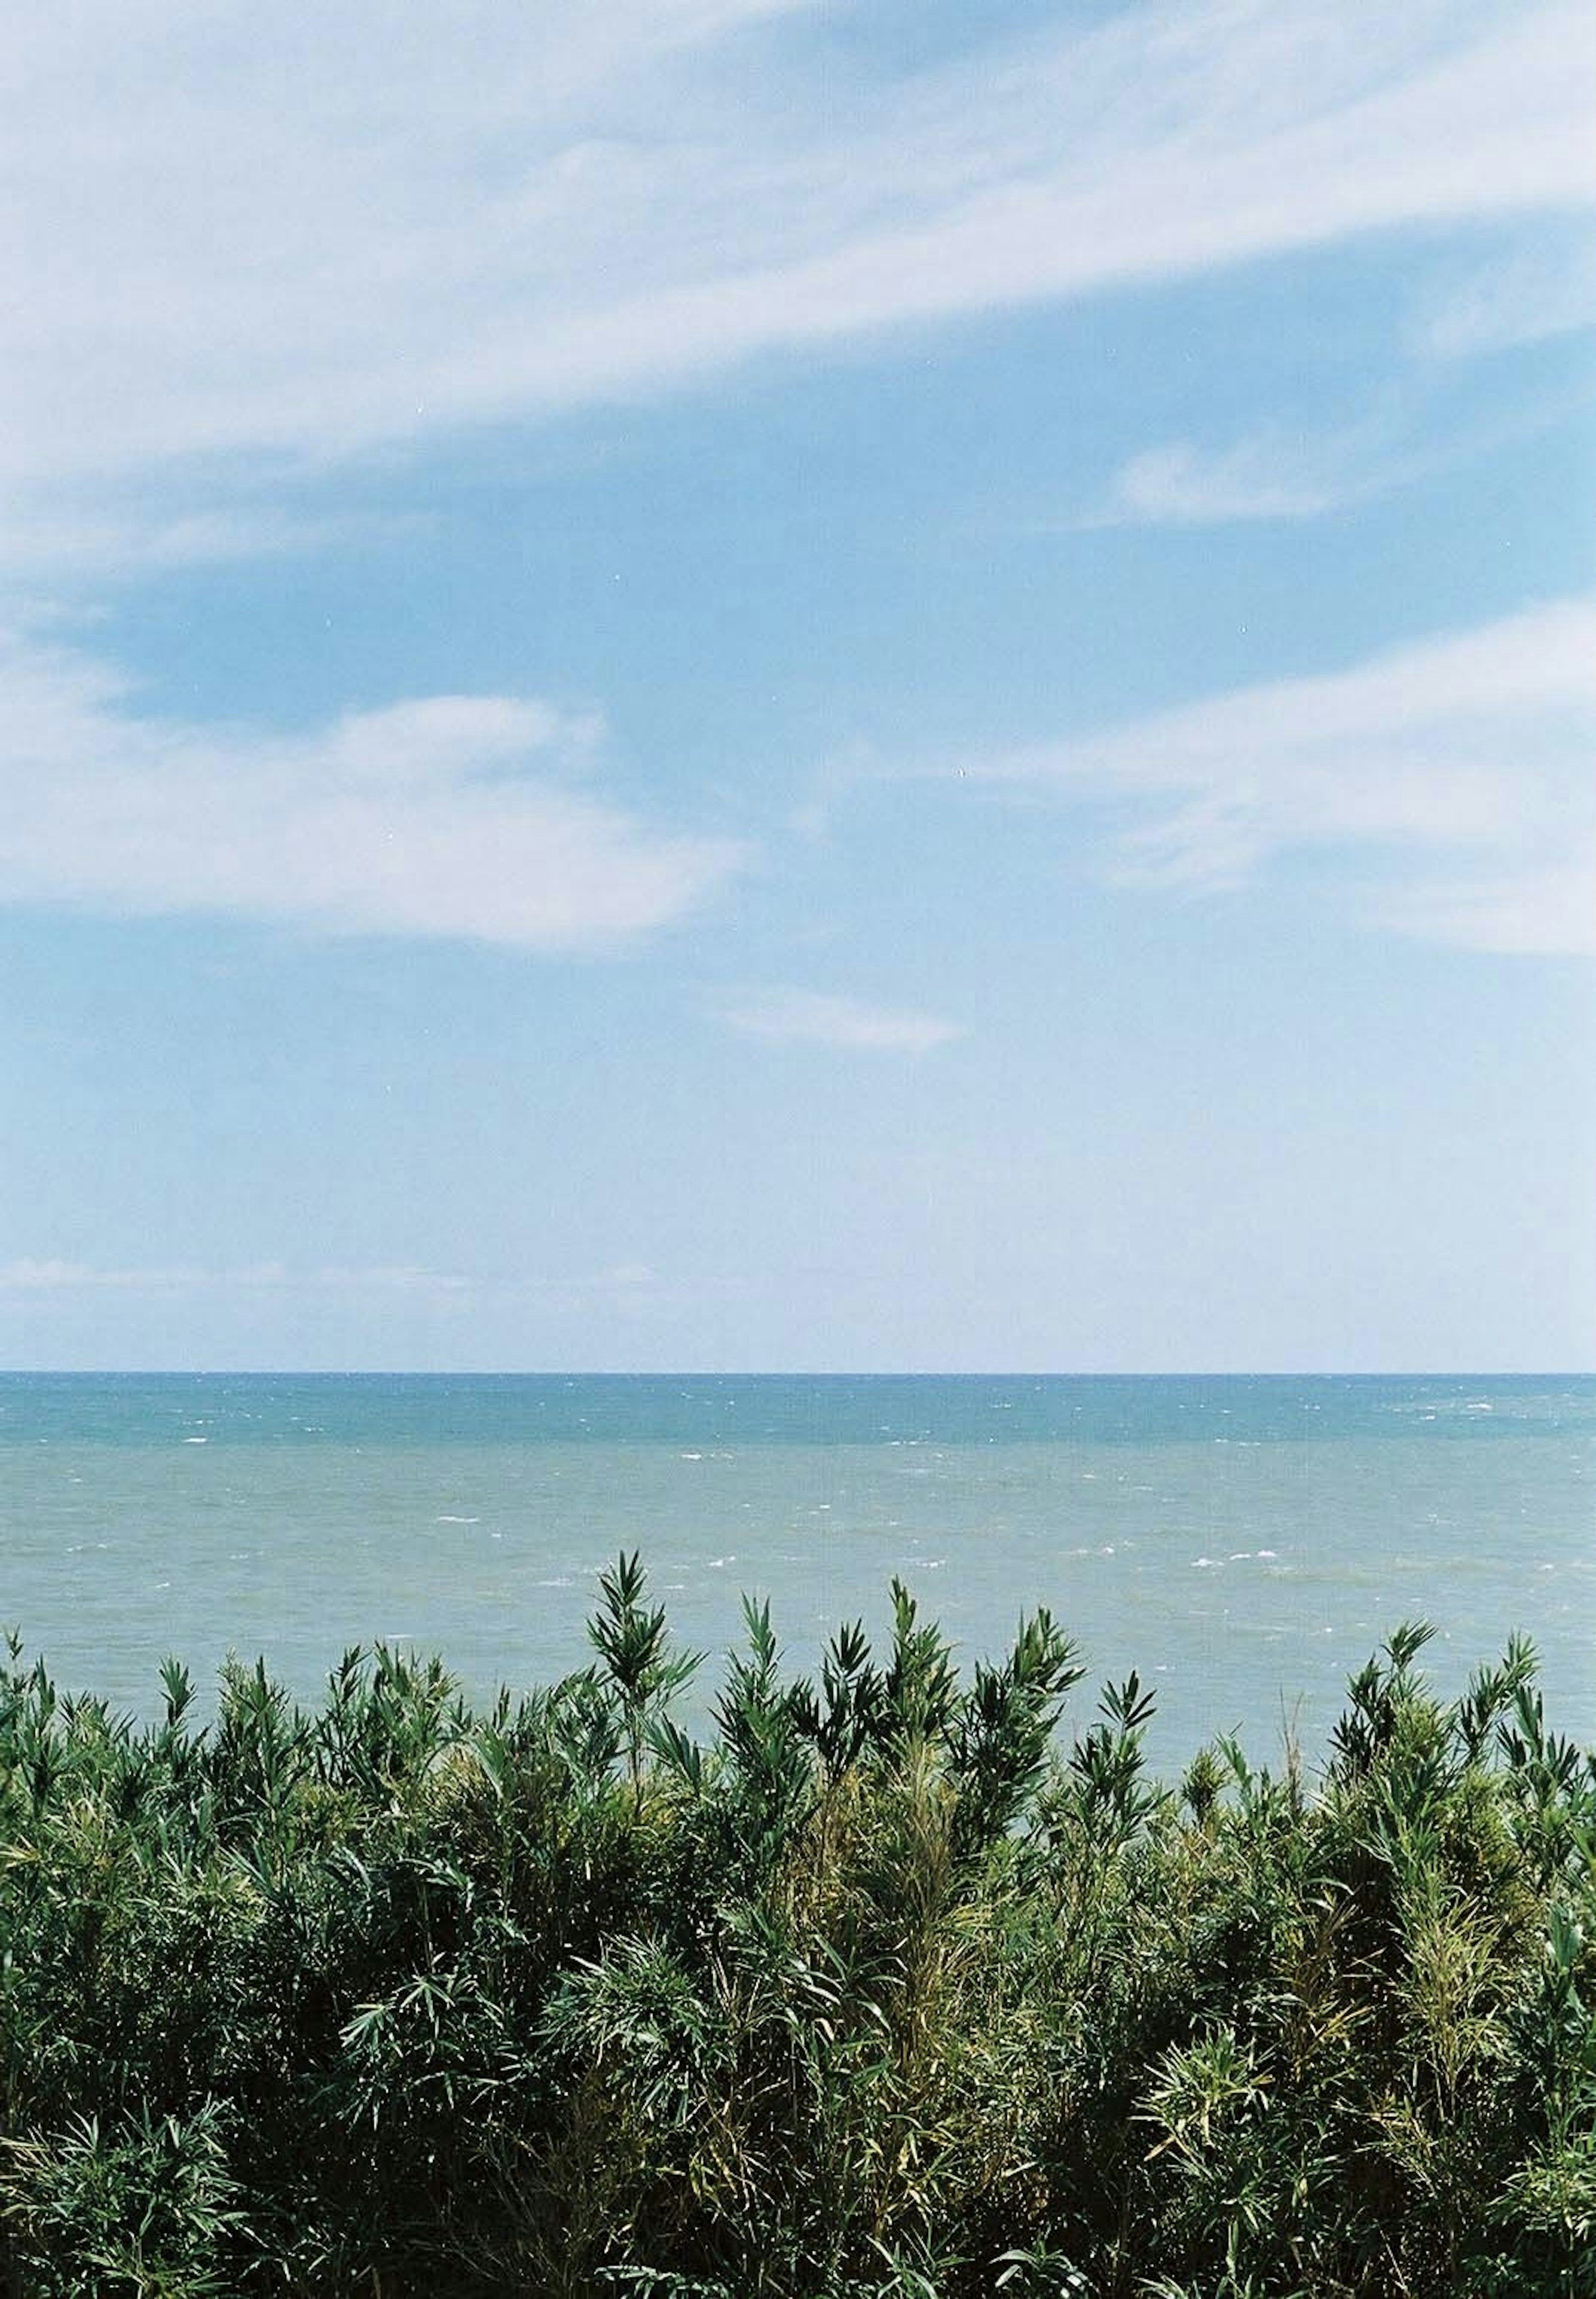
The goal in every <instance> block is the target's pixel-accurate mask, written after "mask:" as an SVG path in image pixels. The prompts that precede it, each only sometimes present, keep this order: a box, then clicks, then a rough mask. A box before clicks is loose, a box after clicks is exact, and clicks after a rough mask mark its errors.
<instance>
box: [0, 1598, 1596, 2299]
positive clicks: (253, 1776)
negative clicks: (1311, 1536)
mask: <svg viewBox="0 0 1596 2299" xmlns="http://www.w3.org/2000/svg"><path fill="white" fill-rule="evenodd" d="M1427 1633H1428V1631H1426V1630H1425V1629H1424V1628H1422V1627H1411V1628H1403V1629H1401V1630H1400V1631H1398V1632H1397V1633H1396V1635H1394V1636H1393V1637H1392V1639H1391V1641H1390V1643H1389V1645H1388V1646H1387V1647H1385V1649H1384V1653H1383V1654H1382V1655H1381V1656H1379V1657H1377V1658H1376V1659H1375V1660H1372V1661H1371V1662H1370V1663H1369V1664H1368V1665H1367V1668H1366V1669H1364V1670H1363V1671H1362V1672H1361V1673H1360V1674H1359V1676H1358V1677H1356V1678H1355V1679H1354V1680H1353V1681H1352V1684H1351V1688H1350V1692H1349V1699H1348V1706H1347V1708H1346V1712H1345V1714H1344V1715H1343V1717H1342V1721H1341V1722H1340V1724H1339V1725H1338V1726H1337V1727H1336V1729H1335V1730H1334V1734H1333V1736H1332V1739H1331V1742H1330V1745H1329V1747H1328V1749H1327V1751H1326V1755H1325V1759H1324V1763H1323V1765H1322V1769H1321V1770H1320V1771H1319V1772H1318V1774H1317V1776H1316V1777H1315V1778H1314V1779H1313V1780H1309V1777H1308V1776H1307V1774H1306V1773H1305V1771H1304V1768H1303V1766H1302V1764H1301V1761H1300V1760H1299V1759H1298V1758H1297V1757H1296V1755H1294V1753H1293V1752H1291V1751H1288V1752H1287V1755H1286V1758H1285V1761H1284V1763H1283V1764H1280V1765H1279V1766H1278V1767H1277V1768H1276V1770H1275V1771H1269V1770H1260V1769H1255V1768H1254V1766H1253V1765H1252V1764H1251V1763H1250V1762H1249V1761H1248V1759H1247V1757H1246V1756H1245V1755H1243V1751H1242V1750H1241V1748H1240V1747H1237V1746H1236V1745H1235V1744H1234V1742H1230V1741H1222V1742H1219V1743H1218V1744H1216V1745H1215V1746H1213V1747H1209V1748H1204V1749H1202V1750H1201V1751H1199V1752H1198V1753H1197V1755H1195V1756H1194V1757H1193V1761H1192V1763H1191V1764H1190V1766H1189V1768H1188V1769H1187V1771H1186V1772H1185V1777H1184V1779H1183V1780H1182V1781H1181V1782H1180V1784H1179V1786H1178V1788H1177V1789H1176V1788H1169V1787H1166V1786H1163V1785H1160V1783H1159V1782H1158V1781H1157V1780H1153V1779H1152V1778H1151V1776H1150V1774H1149V1772H1148V1770H1147V1767H1146V1764H1145V1762H1144V1759H1143V1739H1144V1732H1145V1727H1146V1724H1147V1721H1148V1717H1149V1714H1150V1713H1151V1701H1150V1699H1149V1698H1148V1697H1147V1696H1146V1695H1145V1693H1144V1691H1143V1688H1142V1687H1141V1686H1140V1685H1139V1684H1138V1682H1137V1681H1136V1680H1135V1678H1134V1677H1133V1678H1131V1679H1130V1680H1129V1681H1127V1682H1126V1683H1124V1684H1121V1685H1118V1686H1111V1687H1110V1688H1109V1689H1107V1690H1106V1691H1105V1692H1104V1693H1103V1695H1102V1696H1101V1701H1100V1703H1099V1707H1098V1721H1097V1722H1095V1723H1093V1725H1092V1727H1091V1728H1090V1730H1086V1731H1085V1732H1084V1733H1082V1734H1081V1735H1079V1736H1077V1737H1076V1739H1075V1740H1074V1742H1073V1745H1070V1746H1068V1747H1063V1746H1060V1744H1059V1742H1058V1740H1057V1738H1056V1735H1055V1726H1056V1723H1057V1720H1058V1717H1059V1714H1060V1706H1061V1703H1062V1700H1063V1697H1064V1695H1065V1694H1066V1692H1067V1691H1068V1689H1070V1688H1071V1687H1072V1686H1073V1685H1075V1684H1076V1682H1077V1681H1079V1679H1080V1676H1081V1673H1082V1671H1081V1668H1080V1665H1079V1663H1078V1660H1077V1658H1076V1655H1075V1653H1074V1651H1073V1648H1072V1647H1071V1645H1070V1643H1069V1641H1068V1639H1067V1638H1066V1637H1064V1636H1063V1635H1062V1634H1061V1633H1060V1631H1059V1629H1058V1628H1057V1627H1056V1626H1055V1625H1054V1623H1053V1622H1052V1620H1051V1619H1050V1617H1049V1616H1048V1615H1047V1614H1045V1613H1038V1614H1035V1616H1034V1617H1032V1618H1031V1619H1030V1620H1028V1621H1027V1622H1026V1623H1023V1624H1022V1626H1021V1628H1020V1631H1019V1633H1018V1638H1017V1639H1016V1642H1015V1644H1014V1647H1013V1649H1012V1650H1011V1651H1010V1653H1009V1654H1008V1655H1007V1656H1006V1657H1004V1658H1003V1659H1002V1661H1001V1662H998V1663H993V1664H977V1666H976V1667H975V1669H974V1670H973V1672H970V1673H968V1675H967V1676H961V1675H960V1672H958V1670H957V1669H956V1668H955V1665H954V1663H953V1659H952V1655H951V1653H950V1650H949V1647H948V1646H947V1644H946V1643H945V1641H944V1640H943V1638H942V1636H941V1635H940V1634H939V1633H938V1631H936V1629H935V1627H934V1626H932V1625H930V1624H929V1623H926V1622H924V1621H922V1620H921V1618H920V1617H919V1614H918V1613H917V1611H916V1609H915V1606H914V1604H913V1602H912V1600H911V1599H910V1597H909V1596H908V1594H907V1593H906V1592H905V1591H904V1590H903V1589H902V1588H901V1587H895V1588H894V1628H893V1631H892V1635H891V1639H890V1644H889V1646H888V1647H887V1648H886V1649H885V1650H883V1651H880V1652H877V1651H873V1650H872V1649H871V1647H869V1644H868V1643H867V1641H866V1639H865V1637H864V1636H863V1634H862V1632H861V1631H860V1630H858V1629H856V1628H855V1629H850V1630H846V1631H844V1632H843V1633H841V1634H840V1635H838V1636H837V1637H836V1639H835V1640H834V1642H833V1644H832V1646H831V1647H830V1649H829V1651H828V1652H827V1656H826V1658H825V1661H824V1664H823V1665H822V1666H821V1668H820V1670H819V1675H818V1677H817V1678H816V1679H814V1680H810V1679H806V1678H803V1677H795V1676H792V1675H789V1674H787V1673H785V1672H784V1670H783V1667H782V1664H781V1658H780V1655H779V1652H778V1650H777V1642H776V1639H775V1635H774V1632H773V1631H772V1629H771V1626H770V1623H769V1618H768V1616H767V1614H765V1612H764V1611H763V1610H761V1609H759V1608H755V1607H753V1606H750V1607H748V1608H747V1638H746V1643H745V1647H744V1649H743V1650H742V1651H741V1652H740V1653H739V1654H737V1655H736V1656H734V1657H733V1658H732V1659H731V1661H730V1662H729V1664H728V1665H727V1673H726V1677H725V1681H724V1686H723V1689H721V1690H720V1692H719V1697H718V1699H717V1700H716V1703H715V1706H714V1709H713V1730H712V1732H711V1734H710V1737H709V1738H708V1739H707V1740H706V1741H703V1742H700V1741H698V1740H695V1739H692V1738H690V1737H689V1736H688V1735H687V1734H686V1732H685V1731H684V1730H683V1729H682V1728H681V1726H680V1724H679V1723H678V1722H677V1721H676V1719H675V1717H674V1716H673V1714H672V1701H673V1698H674V1697H676V1696H677V1695H678V1694H679V1693H680V1692H681V1690H682V1689H683V1687H684V1686H685V1684H686V1681H687V1680H688V1678H689V1676H690V1675H691V1674H692V1672H693V1670H694V1667H695V1666H697V1665H698V1663H697V1662H696V1660H695V1659H694V1656H685V1655H681V1654H679V1653H677V1651H676V1650H675V1649H674V1648H673V1647H672V1645H671V1642H670V1639H669V1632H668V1630H667V1626H666V1623H665V1620H664V1616H663V1614H662V1613H661V1611H659V1610H658V1609H656V1608H654V1607H653V1606H651V1604H650V1603H649V1601H648V1596H647V1590H646V1588H645V1585H644V1575H643V1573H642V1571H641V1569H640V1567H639V1565H638V1563H637V1561H636V1558H627V1557H622V1558H621V1559H620V1560H619V1562H618V1564H617V1565H616V1566H615V1567H614V1568H613V1570H611V1572H609V1573H605V1574H604V1575H603V1576H602V1580H601V1584H600V1598H599V1607H598V1611H597V1613H596V1615H595V1617H594V1621H593V1623H592V1626H591V1636H592V1643H593V1648H594V1657H593V1660H592V1664H591V1665H589V1666H588V1667H587V1668H586V1669H585V1670H583V1671H582V1672H580V1673H579V1674H576V1675H573V1676H571V1677H569V1678H567V1679H566V1681H564V1682H563V1683H561V1684H558V1685H556V1686H554V1687H553V1688H552V1689H546V1690H543V1691H539V1692H536V1693H534V1694H531V1695H528V1696H527V1697H520V1698H512V1697H511V1696H510V1695H508V1694H502V1695H501V1696H500V1697H499V1699H498V1701H497V1703H496V1704H495V1706H493V1707H492V1708H491V1709H488V1710H486V1712H483V1711H474V1710H472V1709H471V1708H470V1707H469V1706H467V1705H466V1704H465V1702H464V1701H463V1700H462V1699H461V1697H459V1695H458V1694H457V1692H456V1689H455V1688H454V1686H453V1683H452V1681H451V1680H450V1679H449V1677H448V1676H447V1675H446V1673H445V1671H444V1669H443V1667H442V1666H441V1664H439V1663H438V1662H436V1661H435V1660H429V1661H424V1662H418V1661H415V1660H412V1659H407V1658H404V1657H403V1656H401V1655H399V1654H397V1653H395V1652H392V1651H388V1650H385V1649H383V1648H382V1647H378V1648H377V1649H376V1650H375V1651H373V1652H372V1653H370V1654H363V1653H358V1652H356V1653H351V1654H349V1655H348V1656H346V1657H345V1660H344V1662H343V1663H342V1664H341V1665H340V1666H339V1668H338V1669H337V1671H336V1672H334V1674H333V1676H332V1678H331V1680H330V1681H329V1683H328V1689H327V1692H326V1696H325V1697H324V1698H323V1700H322V1702H321V1704H320V1706H319V1707H317V1708H315V1709H313V1710H309V1711H307V1710H304V1709H302V1708H300V1707H298V1706H295V1704H294V1703H293V1702H292V1701H291V1700H290V1699H289V1698H288V1697H287V1694H286V1693H285V1692H284V1691H283V1690H282V1689H280V1688H279V1687H278V1686H277V1685H276V1684H274V1683H273V1681H271V1679H270V1676H269V1675H268V1674H267V1672H266V1671H265V1668H264V1667H263V1665H262V1666H257V1667H255V1668H254V1669H247V1668H245V1667H242V1666H237V1665H234V1666H229V1669H228V1670H227V1671H226V1672H224V1676H223V1680H222V1682H221V1685H220V1698H219V1702H218V1704H217V1707H216V1713H215V1714H214V1717H213V1719H212V1721H211V1722H207V1723H200V1722H197V1721H196V1720H195V1713H194V1690H193V1687H192V1685H191V1683H190V1681H189V1680H188V1678H187V1675H186V1673H185V1672H184V1671H183V1670H182V1669H181V1668H180V1667H179V1665H177V1664H175V1663H169V1664H168V1665H167V1667H166V1669H165V1671H164V1692H165V1703H164V1710H165V1713H164V1716H163V1718H162V1721H161V1722H159V1723H157V1724H154V1725H153V1726H151V1725H142V1724H136V1723H134V1722H129V1721H128V1720H126V1719H123V1718H121V1717H118V1716H116V1715H113V1714H112V1713H111V1712H110V1711H109V1710H108V1708H107V1707H106V1706H105V1704H104V1702H102V1701H99V1700H96V1699H93V1698H86V1697H63V1696H62V1694H60V1693H59V1692H58V1691H57V1690H56V1689H55V1688H54V1685H53V1684H52V1682H51V1680H50V1678H49V1676H48V1674H47V1672H46V1670H45V1668H44V1666H43V1665H42V1664H37V1665H32V1666H29V1665H27V1664H25V1663H24V1661H23V1658H22V1656H21V1650H20V1648H19V1647H18V1646H17V1645H16V1644H15V1642H14V1641H13V1643H12V1647H11V1655H10V1665H9V1667H7V1668H5V1669H4V1670H0V2274H3V2275H4V2278H6V2287H7V2288H8V2289H9V2291H10V2292H12V2294H15V2295H26V2299H124V2295H127V2299H132V2295H147V2299H202V2295H206V2299H220V2295H239V2299H245V2295H254V2294H256V2293H261V2294H268V2293H270V2294H282V2295H286V2299H300V2295H303V2299H312V2295H314V2299H343V2295H350V2299H354V2295H362V2299H411V2295H413V2299H498V2295H504V2299H509V2295H528V2299H531V2295H543V2294H549V2295H560V2299H575V2295H582V2299H590V2295H603V2294H605V2293H613V2294H617V2295H621V2294H628V2293H629V2294H636V2295H644V2294H647V2295H653V2299H746V2295H767V2299H889V2295H892V2299H966V2295H976V2294H986V2293H993V2294H996V2293H1000V2292H1001V2293H1005V2294H1012V2295H1015V2299H1030V2295H1042V2294H1055V2295H1063V2294H1071V2295H1078V2299H1130V2295H1133V2294H1156V2295H1162V2299H1243V2295H1256V2299H1262V2295H1271V2299H1292V2295H1299V2294H1300V2295H1304V2299H1307V2295H1311V2299H1331V2295H1343V2294H1365V2293H1367V2294H1382V2295H1384V2294H1389V2295H1393V2299H1401V2295H1411V2299H1442V2295H1453V2294H1466V2295H1477V2299H1523V2295H1525V2294H1530V2295H1540V2294H1544V2295H1547V2299H1551V2295H1562V2299H1579V2295H1592V2294H1596V1760H1593V1759H1592V1756H1591V1755H1588V1754H1586V1753H1584V1752H1583V1751H1582V1750H1580V1749H1578V1748H1576V1747H1574V1746H1572V1745H1570V1744H1569V1743H1568V1742H1567V1740H1564V1739H1560V1738H1559V1737H1558V1736H1557V1735H1556V1734H1554V1733H1553V1732H1552V1731H1551V1730H1549V1728H1548V1725H1547V1723H1546V1720H1545V1717H1544V1715H1543V1713H1542V1703H1541V1698H1540V1695H1539V1693H1538V1691H1537V1689H1536V1687H1535V1674H1534V1656H1533V1655H1532V1653H1531V1651H1530V1650H1529V1648H1528V1647H1527V1646H1525V1644H1523V1643H1522V1642H1516V1643H1514V1644H1512V1645H1510V1646H1509V1649H1508V1652H1507V1654H1506V1656H1505V1657H1504V1658H1503V1659H1502V1660H1501V1662H1500V1664H1498V1665H1496V1666H1494V1667H1492V1668H1486V1669H1484V1670H1482V1671H1481V1672H1480V1673H1479V1674H1478V1675H1477V1676H1476V1677H1475V1680H1474V1681H1473V1683H1472V1685H1471V1686H1470V1688H1469V1689H1468V1692H1467V1695H1466V1697H1464V1698H1463V1699H1461V1700H1460V1701H1458V1702H1456V1703H1451V1704H1449V1703H1443V1702H1442V1701H1440V1700H1438V1699H1437V1698H1436V1697H1434V1695H1433V1694H1432V1693H1431V1692H1430V1690H1429V1689H1427V1688H1426V1682H1425V1680H1424V1678H1423V1676H1422V1674H1421V1673H1420V1672H1419V1671H1418V1668H1417V1657H1418V1655H1419V1653H1420V1650H1421V1648H1422V1646H1423V1644H1424V1642H1425V1639H1426V1635H1427Z"/></svg>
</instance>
